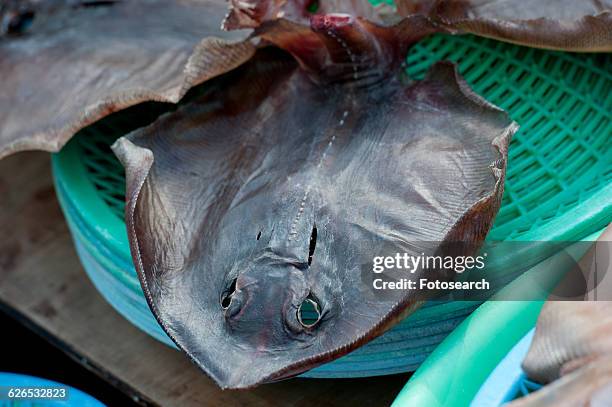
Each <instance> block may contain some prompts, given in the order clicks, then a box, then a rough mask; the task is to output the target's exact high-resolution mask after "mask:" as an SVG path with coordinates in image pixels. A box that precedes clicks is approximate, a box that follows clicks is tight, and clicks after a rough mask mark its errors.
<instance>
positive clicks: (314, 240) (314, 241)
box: [308, 226, 317, 266]
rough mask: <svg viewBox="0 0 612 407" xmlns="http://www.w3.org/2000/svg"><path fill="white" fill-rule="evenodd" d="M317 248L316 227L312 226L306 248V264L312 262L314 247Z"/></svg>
mask: <svg viewBox="0 0 612 407" xmlns="http://www.w3.org/2000/svg"><path fill="white" fill-rule="evenodd" d="M316 248H317V227H316V226H313V228H312V232H311V233H310V247H309V248H308V265H309V266H310V265H311V264H312V256H314V252H315V249H316Z"/></svg>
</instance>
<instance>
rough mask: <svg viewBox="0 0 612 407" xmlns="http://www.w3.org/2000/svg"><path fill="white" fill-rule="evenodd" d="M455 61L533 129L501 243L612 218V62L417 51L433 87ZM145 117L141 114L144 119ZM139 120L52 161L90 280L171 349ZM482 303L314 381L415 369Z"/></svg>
mask: <svg viewBox="0 0 612 407" xmlns="http://www.w3.org/2000/svg"><path fill="white" fill-rule="evenodd" d="M444 59H445V60H452V61H456V62H458V64H459V69H460V71H461V73H462V74H463V75H464V77H465V78H466V80H467V81H468V83H469V84H470V85H471V86H472V87H473V88H474V90H475V91H476V92H478V93H480V94H481V95H483V96H484V97H485V98H487V99H488V100H489V101H491V102H492V103H494V104H496V105H498V106H500V107H502V108H504V109H506V110H508V111H509V113H510V115H511V116H512V118H513V119H514V120H516V121H517V122H518V123H519V124H520V125H521V126H522V127H521V129H520V131H519V132H518V133H517V135H516V136H515V137H514V139H513V141H512V144H511V148H510V159H509V165H508V176H507V182H506V190H505V194H504V200H503V206H502V208H501V210H500V212H499V214H498V216H497V218H496V221H495V225H494V228H493V230H492V231H491V233H490V235H489V239H492V240H522V241H539V240H566V241H571V240H579V239H581V238H583V237H585V236H587V235H588V234H590V233H592V232H594V231H596V230H599V229H601V228H603V227H604V226H605V225H606V224H607V223H608V222H609V221H610V219H611V216H612V185H611V183H610V181H611V179H612V137H611V135H612V120H611V115H610V112H611V111H612V99H611V98H610V94H611V91H612V73H610V71H609V67H610V66H612V63H611V62H612V58H611V56H610V55H609V54H605V55H576V54H568V53H559V52H550V51H543V50H536V49H528V48H525V47H520V46H515V45H510V44H504V43H500V42H496V41H493V40H489V39H482V38H476V37H473V36H460V37H459V36H444V35H436V36H433V37H431V38H428V39H426V40H424V41H422V42H421V43H419V44H418V45H417V46H415V47H414V48H413V50H412V51H411V52H410V55H409V58H408V61H409V63H408V68H407V69H408V72H409V73H410V74H411V75H412V76H413V77H416V78H419V77H422V75H423V74H424V73H425V71H426V69H427V68H428V67H429V66H430V65H431V64H432V63H434V62H435V61H438V60H444ZM141 110H142V109H141ZM138 121H143V122H144V121H146V120H145V119H144V118H143V117H142V114H135V113H134V110H132V111H129V112H122V113H120V114H116V115H114V116H112V117H110V118H107V119H105V120H102V121H100V122H99V123H97V124H95V125H93V126H90V127H88V128H86V129H84V130H83V131H81V132H80V134H79V135H77V136H76V137H75V138H74V139H73V140H72V141H71V142H70V143H69V144H68V145H67V146H66V147H65V148H64V149H63V150H62V152H60V153H59V154H56V155H54V157H53V160H52V162H53V170H54V177H55V181H56V186H57V190H58V196H59V198H60V202H61V204H62V207H63V209H64V212H65V213H66V219H67V221H68V224H69V225H70V227H71V230H72V232H73V235H74V238H75V241H76V242H77V248H78V249H79V253H80V256H81V259H82V261H83V263H84V265H85V269H86V270H87V272H88V274H89V275H90V277H91V278H92V280H93V281H94V283H95V284H96V286H97V287H98V289H99V290H100V292H101V293H102V294H103V295H104V296H105V297H106V298H107V300H108V301H109V302H110V303H111V304H112V305H113V306H114V307H115V308H116V309H117V310H118V311H119V312H120V313H122V314H123V315H124V316H126V317H127V318H128V319H129V320H130V321H132V322H133V323H135V324H136V325H137V326H139V327H141V328H142V329H144V330H146V331H147V332H149V333H150V334H151V335H153V336H155V337H156V338H158V339H160V340H162V341H164V342H166V343H169V340H168V338H167V337H166V336H165V335H164V334H163V332H162V331H161V329H160V328H159V326H158V325H157V324H156V322H155V320H154V318H153V316H152V315H151V314H150V312H149V311H148V308H147V306H146V302H145V300H144V297H143V295H142V291H141V289H140V286H139V284H138V281H137V277H136V272H135V271H134V269H133V266H132V264H131V260H130V255H129V248H128V242H127V235H126V232H125V224H124V221H123V205H124V203H123V200H124V187H125V181H124V177H123V168H122V167H121V165H120V164H119V162H118V161H117V160H116V159H115V158H114V156H113V155H112V153H111V152H110V149H109V145H110V144H111V143H112V142H113V141H114V139H115V138H116V137H118V136H121V135H122V134H123V133H124V132H125V130H126V129H130V128H134V127H135V124H136V123H138ZM477 306H478V303H470V302H451V303H440V302H436V303H430V304H426V306H424V307H423V308H421V309H420V310H418V311H417V312H415V313H414V314H413V315H411V316H410V317H408V318H407V319H405V320H404V321H402V322H401V323H400V324H398V325H397V326H396V327H394V328H393V329H392V330H390V331H389V332H387V333H386V334H384V335H382V336H381V337H379V338H377V339H376V340H374V341H372V342H370V343H369V344H367V345H366V346H364V347H362V348H360V349H358V350H356V351H354V352H352V353H351V354H349V355H347V356H345V357H343V358H340V359H338V360H337V361H334V362H332V363H329V364H326V365H323V366H320V367H318V368H317V369H314V370H312V371H310V372H308V373H307V375H308V376H311V377H356V376H370V375H380V374H390V373H398V372H405V371H411V370H414V369H415V368H416V367H418V366H419V364H420V363H422V362H423V360H425V358H426V357H427V355H429V353H431V351H432V350H433V349H435V347H436V346H437V345H438V344H439V343H440V341H442V340H443V339H444V338H445V337H446V336H447V335H448V333H449V332H451V331H452V330H453V329H454V328H455V327H456V326H457V325H458V324H459V323H460V322H461V321H462V320H463V319H464V318H465V317H466V316H467V315H469V314H470V313H471V312H472V311H473V310H474V309H475V308H476V307H477Z"/></svg>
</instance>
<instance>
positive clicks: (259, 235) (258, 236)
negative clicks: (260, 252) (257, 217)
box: [257, 231, 261, 240]
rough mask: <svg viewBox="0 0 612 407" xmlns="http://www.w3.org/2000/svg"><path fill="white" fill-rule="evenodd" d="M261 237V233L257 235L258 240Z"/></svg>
mask: <svg viewBox="0 0 612 407" xmlns="http://www.w3.org/2000/svg"><path fill="white" fill-rule="evenodd" d="M260 237H261V231H260V232H259V233H258V234H257V240H259V238H260Z"/></svg>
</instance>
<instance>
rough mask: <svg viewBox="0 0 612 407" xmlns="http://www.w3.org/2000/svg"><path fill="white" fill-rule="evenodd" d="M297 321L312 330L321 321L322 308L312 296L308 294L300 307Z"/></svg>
mask: <svg viewBox="0 0 612 407" xmlns="http://www.w3.org/2000/svg"><path fill="white" fill-rule="evenodd" d="M297 319H298V322H299V323H300V324H301V325H302V326H303V327H304V328H312V327H313V326H315V325H316V324H317V322H319V320H320V319H321V307H319V303H318V302H317V300H316V298H314V297H313V296H312V294H308V297H306V299H304V301H303V302H302V303H301V304H300V306H299V307H298V310H297Z"/></svg>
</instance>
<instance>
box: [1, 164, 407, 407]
mask: <svg viewBox="0 0 612 407" xmlns="http://www.w3.org/2000/svg"><path fill="white" fill-rule="evenodd" d="M0 305H2V307H3V308H5V310H8V311H9V312H10V313H12V314H13V315H15V316H16V317H17V318H19V319H20V320H21V321H22V322H24V323H25V324H27V325H28V326H30V327H31V328H32V329H34V330H36V331H37V332H39V333H40V334H42V335H43V336H45V337H46V338H48V339H49V340H50V341H52V342H53V343H55V344H56V345H58V346H59V347H60V348H61V349H62V350H64V351H65V352H67V353H68V354H70V355H71V356H72V357H74V358H76V359H77V360H79V361H80V362H81V363H82V364H84V365H86V366H87V367H88V368H89V369H91V370H93V371H95V372H96V373H98V374H99V375H101V376H102V377H104V378H105V379H107V380H108V381H110V382H111V383H113V384H114V385H115V386H117V387H118V388H120V389H122V390H123V391H125V392H127V393H128V394H130V395H131V396H132V397H133V398H134V399H135V400H137V401H139V402H141V403H142V404H153V405H162V406H202V405H205V406H224V407H227V406H384V405H388V404H389V403H390V402H391V401H392V400H393V398H394V397H395V395H396V394H397V393H398V391H399V390H400V389H401V387H402V386H403V384H404V383H405V382H406V380H407V379H408V376H407V375H396V376H386V377H378V378H368V379H351V380H315V379H291V380H287V381H284V382H280V383H275V384H269V385H264V386H260V387H259V388H257V389H254V390H248V391H221V390H219V389H218V388H217V387H216V386H215V385H214V383H213V382H212V381H211V380H210V379H208V378H207V377H206V376H205V375H204V374H203V373H201V372H200V371H199V370H198V369H197V368H196V367H195V366H194V365H192V364H191V363H190V362H189V361H188V360H187V359H186V358H185V357H183V355H182V354H180V353H179V352H178V351H176V350H173V349H171V348H169V347H167V346H165V345H163V344H161V343H159V342H157V341H156V340H154V339H152V338H150V337H149V336H148V335H146V334H144V333H143V332H141V331H140V330H138V329H137V328H135V327H134V326H132V325H131V324H130V323H129V322H127V321H126V320H124V319H123V318H122V317H121V316H120V315H119V314H118V313H116V312H115V311H114V310H113V309H112V308H111V307H110V306H109V305H108V304H107V303H106V302H105V301H104V299H103V298H102V297H101V296H100V295H99V294H98V292H97V291H96V290H95V288H94V287H93V285H92V284H91V282H90V281H89V279H88V278H87V275H86V274H85V272H84V271H83V269H82V267H81V265H80V263H79V261H78V259H77V256H76V253H75V251H74V248H73V246H72V241H71V238H70V234H69V232H68V228H67V226H66V224H65V221H64V218H63V215H62V213H61V211H60V208H59V205H58V203H57V201H56V198H55V192H54V189H53V185H52V180H51V174H50V163H49V155H48V154H46V153H21V154H18V155H16V156H12V157H9V158H7V159H5V160H2V161H0Z"/></svg>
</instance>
